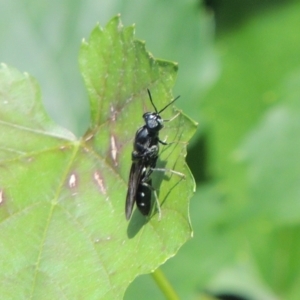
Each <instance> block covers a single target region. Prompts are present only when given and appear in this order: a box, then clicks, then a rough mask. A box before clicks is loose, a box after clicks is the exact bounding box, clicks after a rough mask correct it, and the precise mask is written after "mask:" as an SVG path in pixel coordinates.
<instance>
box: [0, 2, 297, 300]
mask: <svg viewBox="0 0 300 300" xmlns="http://www.w3.org/2000/svg"><path fill="white" fill-rule="evenodd" d="M0 8H1V9H0V24H1V25H0V40H1V44H0V60H1V62H4V63H6V64H9V65H11V66H14V67H16V68H18V69H19V70H21V71H26V72H28V73H30V74H32V75H33V76H34V77H36V78H37V80H38V81H39V82H40V84H41V88H42V93H43V99H44V103H45V106H46V108H47V111H48V112H49V114H50V115H51V117H52V118H53V119H54V120H55V121H56V122H57V123H59V124H61V125H63V126H65V127H67V128H69V129H70V130H72V131H73V132H74V133H75V134H77V135H78V136H80V135H82V134H83V133H84V132H85V130H86V129H87V127H88V124H89V107H88V102H87V96H86V92H85V90H84V86H83V81H82V79H81V76H80V73H79V67H78V63H77V61H78V51H79V46H80V42H81V40H82V38H84V37H85V38H87V37H88V36H89V33H90V31H91V30H92V28H93V27H94V26H95V24H96V23H97V22H99V23H100V24H101V25H102V26H104V25H105V24H106V23H107V21H108V20H109V19H110V18H111V17H113V16H114V15H116V14H117V13H121V16H122V20H123V23H124V24H125V25H130V24H132V23H135V24H136V36H137V37H138V38H140V39H142V40H145V41H146V47H147V49H148V50H149V51H151V52H152V54H153V55H154V56H155V57H157V58H165V59H168V60H173V61H177V62H179V74H178V80H177V84H176V86H175V91H174V95H178V94H180V95H181V98H180V101H178V106H179V107H180V108H182V109H183V110H184V111H185V113H187V114H188V115H190V116H191V117H192V118H193V119H195V120H196V121H198V122H199V130H198V132H197V134H196V136H195V137H194V139H193V141H192V142H191V145H190V151H189V155H188V159H187V160H188V163H189V165H190V167H191V169H192V171H193V173H194V175H195V178H196V182H197V192H196V194H195V196H194V198H193V199H192V201H191V205H190V206H191V221H192V225H193V228H194V239H192V240H191V241H189V242H188V243H186V244H185V245H184V247H182V249H181V250H180V251H179V253H178V254H177V255H176V256H175V257H174V258H173V259H171V260H169V261H168V262H167V263H166V264H165V265H163V266H162V270H163V271H164V272H165V273H166V275H167V277H168V278H169V279H170V281H171V283H172V284H173V286H174V287H175V289H176V291H177V292H178V294H179V295H180V297H181V298H182V299H207V298H206V295H207V294H211V295H212V294H213V295H219V296H223V297H225V296H230V295H231V298H226V299H263V300H264V299H266V300H269V299H270V300H271V299H300V31H299V28H300V1H296V0H294V1H292V0H290V1H288V0H281V1H279V0H276V1H275V0H273V1H271V0H269V1H267V0H261V1H259V0H251V1H250V0H244V1H238V0H228V1H220V0H219V1H218V0H207V1H204V2H201V1H196V0H181V1H175V0H161V1H158V0H143V1H139V0H131V1H129V0H128V1H117V0H110V1H103V0H101V1H95V0H88V1H79V0H63V1H58V0H53V1H37V0H11V1H6V0H0ZM157 106H158V107H159V104H157ZM140 296H142V297H143V299H164V298H163V296H162V295H161V293H160V291H159V290H158V288H157V287H156V286H155V283H154V282H153V281H152V278H151V276H149V275H144V276H141V277H139V278H138V279H137V280H135V281H134V283H133V284H132V285H131V286H130V287H129V289H128V290H127V292H126V295H125V299H128V300H129V299H137V298H138V297H140ZM233 296H239V297H240V298H232V297H233Z"/></svg>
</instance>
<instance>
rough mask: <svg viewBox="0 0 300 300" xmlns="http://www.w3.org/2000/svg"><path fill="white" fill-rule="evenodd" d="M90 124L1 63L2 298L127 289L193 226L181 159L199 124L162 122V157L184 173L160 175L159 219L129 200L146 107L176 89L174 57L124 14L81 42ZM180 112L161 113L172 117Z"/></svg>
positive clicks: (189, 181) (112, 295)
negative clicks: (69, 121)
mask: <svg viewBox="0 0 300 300" xmlns="http://www.w3.org/2000/svg"><path fill="white" fill-rule="evenodd" d="M80 66H81V70H82V74H83V77H84V80H85V83H86V86H87V90H88V94H89V99H90V107H91V126H90V128H89V129H88V131H87V133H86V134H85V135H84V137H83V138H81V139H79V140H78V139H76V138H75V137H74V136H73V134H71V133H70V132H68V131H67V130H65V129H63V128H61V127H59V126H58V125H56V124H55V123H54V122H53V121H51V120H50V119H49V117H48V116H47V115H46V113H45V111H44V109H43V106H42V103H41V93H40V90H39V87H38V85H37V83H36V81H35V80H34V79H33V78H32V77H30V76H29V75H27V74H21V73H20V72H18V71H17V70H15V69H13V68H10V67H7V66H6V65H3V66H2V68H1V71H0V84H1V85H0V95H1V98H0V105H1V114H0V151H1V152H0V168H1V172H0V196H1V197H0V199H1V201H0V202H1V203H0V241H1V243H0V257H1V259H0V269H1V275H0V291H1V297H3V298H4V299H21V298H26V299H31V298H34V299H58V298H61V297H62V295H63V297H64V298H66V299H77V298H84V299H121V298H122V296H123V294H124V292H125V289H126V288H127V286H128V284H129V283H130V282H131V281H132V280H133V279H134V278H135V277H136V276H137V275H139V274H142V273H149V272H151V271H153V270H154V269H156V268H157V267H158V266H159V265H160V264H162V263H163V262H165V261H166V260H167V259H168V258H169V257H171V256H173V255H174V254H175V253H176V252H177V250H178V248H179V247H180V246H181V245H182V244H183V243H184V242H185V241H186V240H187V239H189V238H190V236H191V227H190V223H189V215H188V199H189V198H190V197H191V195H192V193H193V190H194V181H193V178H192V175H191V174H190V172H189V169H188V167H187V165H186V163H185V160H184V158H185V156H186V144H187V141H188V139H189V138H190V137H191V135H192V134H193V132H194V130H195V124H194V123H193V122H192V121H191V120H190V119H188V118H187V117H186V116H185V115H184V114H183V113H181V112H179V116H178V117H177V118H176V119H175V120H174V121H172V122H170V123H168V124H166V126H165V128H164V130H163V131H162V135H164V136H163V137H162V138H164V137H167V138H168V140H169V141H176V143H172V144H170V145H169V146H166V147H164V148H163V149H162V151H161V156H160V161H159V165H161V166H166V167H167V168H170V169H176V170H178V171H179V172H183V173H184V174H186V176H187V178H186V180H183V179H182V178H180V177H176V176H174V175H172V174H171V175H170V174H165V175H163V174H161V176H160V175H158V176H156V177H155V180H154V181H153V185H154V187H155V188H157V189H158V195H159V199H160V201H161V203H162V205H161V210H162V218H161V220H159V219H158V215H157V213H156V211H155V210H154V212H153V214H152V215H151V217H149V218H145V217H143V216H142V215H141V214H140V213H139V212H138V211H134V213H133V216H132V218H131V220H130V221H129V223H128V222H127V221H126V220H125V215H124V203H125V196H126V191H127V180H128V173H129V168H130V163H131V160H130V157H131V151H132V141H133V138H134V134H135V131H136V130H137V128H138V127H139V125H141V124H142V122H143V121H142V114H143V112H145V111H149V110H150V111H152V110H153V108H152V107H151V103H150V101H149V99H148V94H147V90H146V89H147V88H149V89H150V90H151V93H152V96H153V99H154V101H155V104H156V105H157V107H163V106H165V105H166V104H167V103H169V101H170V100H171V99H172V95H171V89H172V86H173V84H174V80H175V77H176V71H177V65H176V64H174V63H171V62H166V61H162V60H155V59H154V58H153V57H152V56H150V55H149V54H148V52H146V50H145V46H144V43H142V42H140V41H137V40H134V36H133V27H132V26H131V27H127V28H123V26H122V24H121V22H120V19H119V17H115V18H113V19H112V20H111V21H110V22H109V23H108V24H107V26H106V27H105V28H104V29H101V28H99V27H96V28H95V29H94V30H93V32H92V34H91V36H90V39H89V41H88V42H85V41H84V42H83V43H82V46H81V51H80ZM175 113H176V110H174V109H173V111H172V109H171V108H170V109H168V110H166V111H165V112H163V117H164V118H166V119H168V118H170V117H171V116H172V115H174V114H175Z"/></svg>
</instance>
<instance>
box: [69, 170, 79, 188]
mask: <svg viewBox="0 0 300 300" xmlns="http://www.w3.org/2000/svg"><path fill="white" fill-rule="evenodd" d="M76 185H77V176H76V175H75V173H72V174H71V175H70V177H69V187H70V188H71V189H72V188H75V187H76Z"/></svg>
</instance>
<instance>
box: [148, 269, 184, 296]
mask: <svg viewBox="0 0 300 300" xmlns="http://www.w3.org/2000/svg"><path fill="white" fill-rule="evenodd" d="M151 275H152V277H153V279H154V280H155V282H156V284H157V285H158V286H159V288H160V290H161V291H162V293H163V294H164V295H165V297H166V299H168V300H179V297H178V295H177V294H176V292H175V290H174V289H173V287H172V285H171V284H170V282H169V281H168V279H167V278H166V276H165V274H164V273H163V271H162V270H161V269H159V268H157V269H156V270H155V271H154V272H153V273H151Z"/></svg>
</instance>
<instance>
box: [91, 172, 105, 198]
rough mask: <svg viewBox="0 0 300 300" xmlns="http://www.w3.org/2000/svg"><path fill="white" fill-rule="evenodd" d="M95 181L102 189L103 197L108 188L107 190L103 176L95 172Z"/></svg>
mask: <svg viewBox="0 0 300 300" xmlns="http://www.w3.org/2000/svg"><path fill="white" fill-rule="evenodd" d="M94 180H95V182H96V183H97V185H98V187H99V189H100V192H101V193H102V194H103V195H106V188H105V184H104V180H103V178H102V176H101V174H100V173H99V172H98V171H95V172H94Z"/></svg>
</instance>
